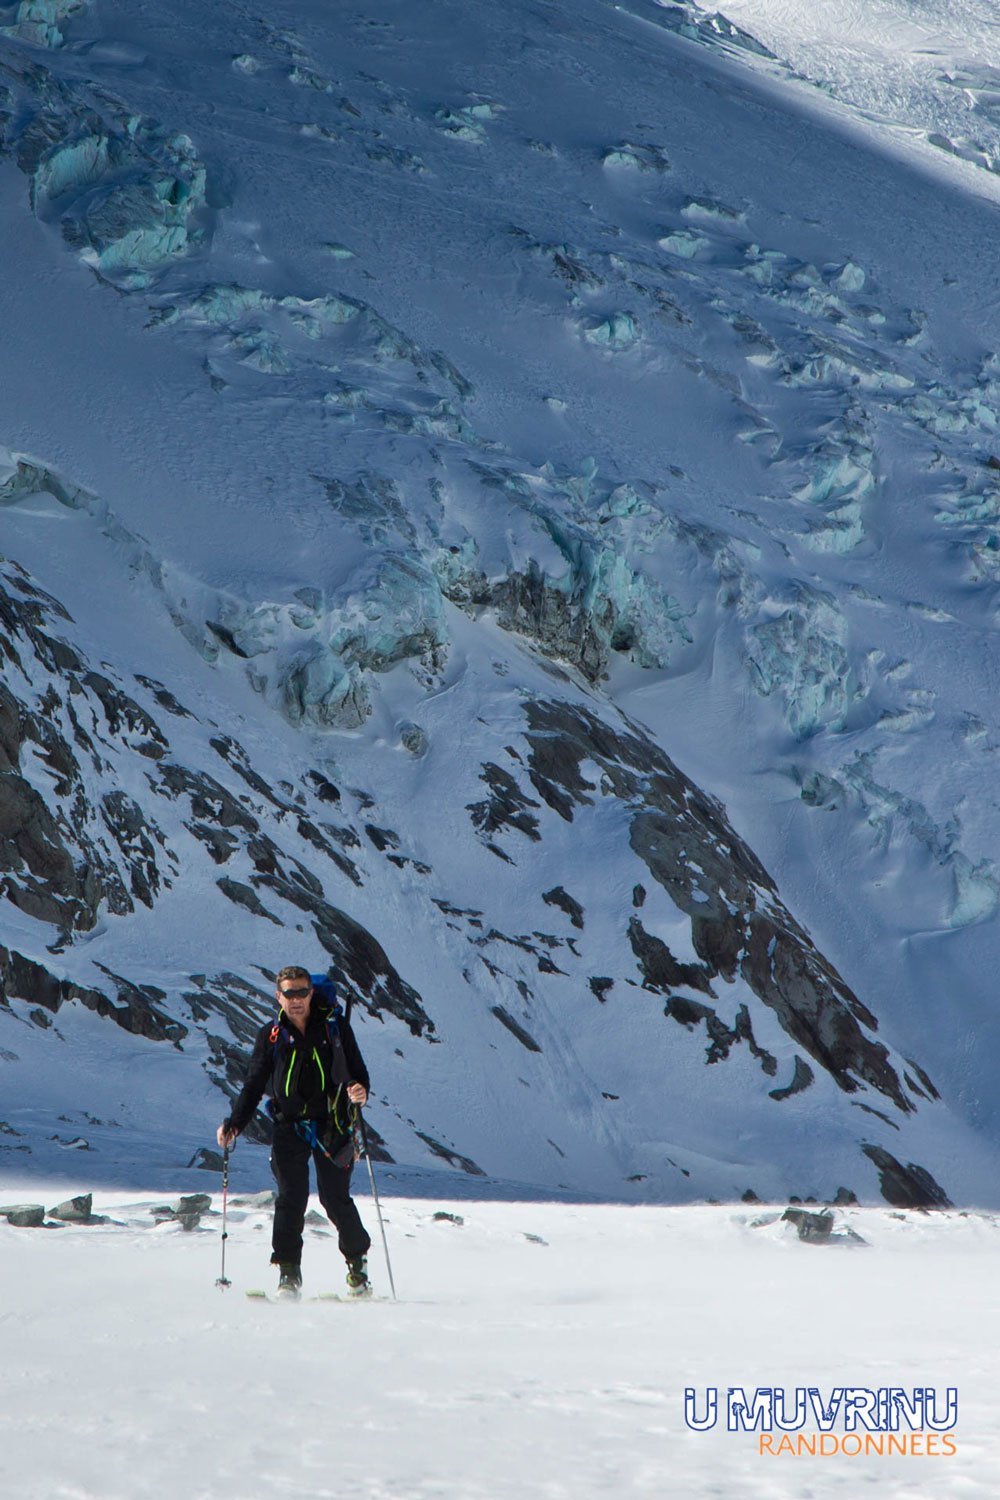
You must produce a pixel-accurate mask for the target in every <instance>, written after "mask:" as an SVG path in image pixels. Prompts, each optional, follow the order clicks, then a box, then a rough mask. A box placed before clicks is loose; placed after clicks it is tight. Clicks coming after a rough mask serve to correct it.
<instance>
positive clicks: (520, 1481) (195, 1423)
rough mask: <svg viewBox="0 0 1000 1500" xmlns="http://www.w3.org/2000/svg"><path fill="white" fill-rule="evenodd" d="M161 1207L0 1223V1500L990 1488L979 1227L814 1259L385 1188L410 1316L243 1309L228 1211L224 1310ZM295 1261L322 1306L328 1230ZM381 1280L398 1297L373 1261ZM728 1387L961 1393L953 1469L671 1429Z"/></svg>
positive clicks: (210, 1224) (861, 1219) (207, 1265)
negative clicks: (688, 1404)
mask: <svg viewBox="0 0 1000 1500" xmlns="http://www.w3.org/2000/svg"><path fill="white" fill-rule="evenodd" d="M36 1187H37V1184H36ZM155 1203H156V1200H153V1199H149V1198H146V1199H144V1200H140V1199H138V1198H135V1197H130V1198H122V1197H112V1196H107V1197H104V1198H102V1199H100V1200H99V1202H98V1203H97V1204H95V1207H98V1208H99V1209H100V1210H101V1212H102V1213H103V1214H105V1215H106V1216H108V1217H109V1218H111V1220H112V1221H113V1222H112V1223H109V1224H105V1225H104V1226H92V1227H71V1226H67V1227H64V1228H62V1229H59V1230H58V1231H54V1232H51V1233H50V1232H46V1231H45V1230H42V1229H38V1230H28V1229H12V1228H8V1226H7V1225H5V1224H2V1223H0V1264H2V1267H3V1284H4V1285H5V1286H15V1287H16V1288H17V1292H18V1300H17V1308H16V1311H15V1310H13V1309H10V1310H6V1311H5V1312H4V1316H3V1364H4V1369H5V1372H6V1373H7V1377H8V1378H7V1380H6V1382H5V1389H4V1400H3V1403H2V1406H0V1435H2V1437H0V1492H2V1493H3V1494H4V1495H5V1496H6V1495H9V1496H11V1497H13V1496H19V1497H22V1500H84V1497H88V1500H89V1497H98V1496H99V1497H100V1500H140V1497H145V1496H151V1497H152V1496H156V1497H160V1496H164V1495H171V1496H173V1495H190V1496H197V1497H198V1500H227V1497H229V1496H234V1495H239V1496H241V1497H244V1500H267V1497H269V1496H271V1495H274V1494H275V1493H280V1494H282V1495H288V1496H295V1497H303V1500H325V1497H327V1496H331V1497H332V1496H339V1495H344V1494H351V1495H354V1496H356V1497H357V1500H430V1497H435V1500H452V1497H454V1500H480V1497H482V1500H516V1497H529V1500H564V1497H565V1500H591V1497H595V1500H596V1497H599V1496H606V1495H638V1496H648V1497H649V1500H667V1497H671V1500H673V1497H676V1500H691V1497H694V1496H706V1497H707V1496H717V1495H727V1496H729V1495H739V1496H741V1497H753V1500H768V1497H774V1496H782V1497H786V1496H787V1497H791V1496H796V1497H799V1496H806V1495H808V1496H810V1497H813V1500H826V1497H833V1496H840V1495H844V1494H852V1495H853V1494H858V1493H867V1492H868V1491H869V1490H871V1491H873V1492H876V1493H878V1494H879V1495H882V1496H886V1497H890V1500H910V1497H914V1496H917V1495H920V1496H924V1495H931V1494H933V1495H936V1496H937V1495H942V1496H946V1497H952V1496H954V1497H955V1500H968V1497H973V1500H978V1497H983V1500H988V1497H990V1496H992V1495H994V1494H995V1493H996V1453H997V1439H998V1430H997V1423H998V1419H997V1410H996V1401H995V1399H994V1396H995V1391H996V1387H997V1377H998V1369H997V1362H998V1358H1000V1356H998V1353H997V1344H996V1340H995V1339H992V1338H984V1337H983V1329H984V1323H986V1322H987V1321H988V1320H991V1319H992V1318H994V1317H995V1314H996V1311H997V1291H996V1284H995V1283H996V1278H995V1274H994V1271H995V1262H996V1248H997V1247H996V1241H997V1224H996V1222H995V1221H994V1219H993V1218H992V1217H986V1216H979V1215H975V1216H968V1217H961V1216H958V1215H955V1214H945V1215H934V1216H931V1217H930V1218H928V1217H927V1216H920V1215H916V1216H913V1215H907V1214H897V1215H893V1214H892V1213H890V1212H888V1211H886V1210H881V1211H880V1210H874V1209H868V1210H864V1209H863V1210H850V1211H846V1213H845V1215H843V1216H842V1217H841V1220H840V1223H839V1225H838V1228H837V1230H836V1233H838V1234H845V1233H847V1232H848V1231H851V1232H853V1233H854V1234H856V1235H860V1236H861V1237H862V1238H863V1239H865V1240H866V1241H867V1242H868V1244H867V1247H863V1246H860V1245H858V1244H857V1242H854V1248H849V1247H848V1246H847V1245H846V1244H845V1243H844V1242H841V1244H840V1245H839V1246H827V1247H821V1246H817V1245H809V1244H803V1243H802V1242H801V1241H799V1240H798V1239H797V1238H796V1237H795V1234H794V1231H793V1230H792V1229H791V1226H790V1225H789V1224H787V1223H781V1222H780V1221H778V1216H777V1212H775V1211H774V1210H767V1209H764V1208H762V1207H761V1208H755V1209H752V1210H751V1209H740V1210H733V1209H722V1208H711V1207H698V1208H695V1207H689V1208H654V1207H624V1206H620V1207H612V1206H596V1205H592V1204H591V1205H582V1204H577V1205H570V1204H557V1203H545V1204H543V1203H502V1202H494V1203H482V1202H476V1201H458V1202H456V1201H455V1200H450V1201H446V1202H445V1203H439V1202H436V1201H434V1200H426V1199H413V1198H407V1197H399V1198H396V1197H393V1198H390V1199H389V1200H388V1201H387V1202H386V1214H387V1217H388V1220H389V1223H388V1226H387V1233H388V1235H389V1239H390V1244H391V1254H392V1258H393V1269H394V1274H395V1278H396V1283H397V1289H398V1291H399V1294H400V1300H399V1302H398V1303H393V1302H392V1301H387V1300H377V1301H374V1302H369V1303H367V1304H360V1305H354V1306H351V1305H344V1304H339V1303H308V1302H303V1303H301V1304H299V1305H292V1306H286V1305H280V1304H279V1305H269V1304H265V1305H260V1304H257V1303H253V1302H247V1301H246V1300H245V1299H244V1297H243V1290H244V1289H245V1288H246V1287H248V1286H259V1285H262V1284H263V1285H267V1286H270V1285H272V1283H273V1270H272V1269H271V1268H270V1267H267V1266H266V1265H265V1262H266V1256H267V1239H268V1236H267V1232H266V1221H267V1215H266V1214H265V1213H264V1212H262V1211H261V1210H260V1209H254V1208H252V1207H246V1206H242V1207H240V1206H235V1207H232V1208H231V1211H230V1232H231V1238H230V1240H229V1242H228V1258H227V1271H228V1273H229V1275H230V1278H231V1280H232V1282H233V1285H232V1287H231V1288H230V1289H229V1290H228V1291H222V1290H218V1289H217V1288H216V1287H215V1285H214V1282H215V1278H216V1277H217V1276H218V1274H219V1269H220V1261H219V1249H220V1241H219V1232H218V1231H219V1225H220V1220H219V1218H218V1217H216V1218H211V1217H208V1218H206V1219H205V1220H203V1228H202V1229H200V1230H198V1231H196V1232H193V1233H189V1234H185V1233H183V1232H182V1231H180V1230H179V1229H178V1228H177V1227H176V1225H169V1224H160V1225H159V1226H158V1227H157V1226H155V1224H154V1221H153V1219H152V1217H151V1209H152V1208H153V1207H154V1206H155ZM216 1207H218V1200H216ZM362 1209H363V1211H364V1212H365V1213H366V1215H368V1216H369V1218H370V1217H371V1215H370V1208H369V1206H368V1205H366V1204H365V1203H364V1202H362ZM442 1212H443V1213H446V1214H450V1215H452V1216H454V1215H456V1214H457V1215H458V1216H459V1217H460V1218H461V1220H462V1221H463V1222H461V1223H455V1222H453V1220H449V1219H435V1218H434V1214H435V1213H442ZM373 1227H374V1225H373ZM303 1264H304V1271H305V1278H306V1289H307V1291H308V1290H309V1289H310V1288H312V1289H313V1290H318V1289H336V1288H337V1287H338V1285H339V1283H340V1278H341V1275H342V1263H341V1262H340V1257H339V1256H338V1254H337V1252H336V1248H335V1244H334V1242H333V1240H332V1238H331V1237H330V1236H329V1234H328V1233H326V1232H325V1231H323V1230H322V1229H321V1228H315V1229H310V1230H307V1240H306V1250H305V1257H304V1263H303ZM371 1266H372V1274H373V1277H374V1280H375V1284H376V1292H377V1295H378V1297H379V1298H380V1299H385V1298H386V1297H387V1296H388V1287H387V1283H386V1277H385V1270H384V1264H383V1262H382V1259H381V1254H380V1253H375V1252H373V1254H372V1257H371ZM731 1386H732V1387H740V1388H742V1389H743V1390H744V1391H745V1392H746V1393H747V1395H748V1397H749V1398H750V1399H752V1398H753V1393H754V1391H755V1389H756V1388H758V1387H771V1386H776V1387H781V1388H784V1389H787V1390H788V1391H789V1392H791V1391H793V1390H794V1389H795V1388H796V1387H807V1388H808V1387H813V1388H815V1389H816V1390H817V1391H818V1392H819V1393H821V1396H820V1399H821V1400H822V1401H823V1402H824V1404H825V1403H827V1402H828V1401H832V1400H833V1399H834V1398H833V1396H832V1392H833V1391H834V1389H835V1388H840V1389H841V1390H844V1389H845V1388H847V1389H850V1388H861V1389H864V1388H867V1389H872V1390H876V1389H880V1388H885V1387H898V1388H902V1389H903V1390H904V1391H906V1392H907V1393H910V1392H912V1390H913V1388H914V1387H915V1386H924V1387H930V1388H931V1389H932V1390H933V1391H934V1392H935V1396H936V1400H937V1401H938V1402H939V1403H940V1407H939V1413H940V1414H941V1415H942V1417H943V1414H944V1407H945V1400H946V1390H947V1388H948V1387H952V1388H955V1389H957V1392H958V1421H957V1425H956V1426H955V1428H954V1430H953V1432H952V1434H951V1437H952V1440H953V1443H954V1447H955V1452H954V1454H953V1455H952V1456H945V1454H946V1450H945V1449H943V1447H942V1443H941V1435H940V1434H938V1435H937V1437H936V1439H934V1438H933V1435H932V1441H934V1442H935V1443H936V1448H937V1454H938V1456H936V1457H928V1456H913V1455H907V1456H901V1455H900V1454H899V1453H898V1452H896V1453H894V1454H891V1455H890V1454H888V1453H887V1454H884V1455H883V1456H881V1457H879V1456H875V1455H874V1454H869V1455H867V1456H866V1455H861V1456H850V1451H851V1447H852V1446H853V1443H852V1444H849V1445H848V1451H847V1454H844V1453H838V1454H836V1455H831V1456H827V1457H820V1456H816V1457H810V1456H808V1455H807V1456H803V1457H788V1456H767V1455H764V1456H761V1455H760V1454H759V1452H758V1444H759V1435H758V1434H757V1433H753V1432H749V1433H747V1432H739V1433H730V1432H727V1431H726V1430H725V1419H724V1417H723V1418H722V1420H721V1421H720V1424H719V1426H717V1427H716V1428H715V1429H714V1430H711V1431H704V1432H699V1431H693V1430H690V1429H689V1428H688V1427H687V1426H686V1425H685V1421H684V1393H685V1389H686V1388H687V1387H692V1388H694V1389H696V1390H697V1392H698V1412H699V1415H700V1414H701V1413H702V1412H703V1411H704V1400H705V1398H704V1391H705V1388H706V1387H715V1388H717V1389H718V1390H719V1392H720V1396H721V1400H722V1401H723V1403H724V1402H725V1393H726V1390H727V1388H729V1387H731ZM792 1399H794V1398H792ZM833 1430H834V1431H835V1432H836V1433H838V1434H839V1435H840V1436H841V1437H843V1422H842V1420H836V1419H835V1421H834V1424H833ZM802 1431H803V1435H805V1436H808V1435H809V1434H815V1431H816V1428H815V1423H814V1422H811V1421H807V1422H806V1424H805V1426H804V1428H803V1429H802ZM792 1436H793V1437H794V1436H796V1434H793V1435H792ZM897 1436H903V1437H904V1438H908V1437H909V1436H910V1435H909V1433H908V1431H907V1429H906V1427H905V1424H904V1427H903V1431H902V1433H901V1434H897ZM921 1441H922V1449H921V1448H920V1447H918V1449H917V1452H918V1453H920V1452H921V1451H923V1452H925V1453H926V1451H927V1446H928V1444H927V1439H926V1438H924V1439H922V1440H921ZM828 1446H829V1444H828Z"/></svg>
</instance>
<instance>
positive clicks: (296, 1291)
mask: <svg viewBox="0 0 1000 1500" xmlns="http://www.w3.org/2000/svg"><path fill="white" fill-rule="evenodd" d="M278 1270H279V1271H280V1272H281V1275H280V1277H279V1278H278V1296H279V1297H281V1298H282V1299H283V1300H285V1301H288V1302H298V1300H299V1298H300V1297H301V1296H302V1272H301V1271H300V1269H299V1267H298V1266H293V1265H292V1264H291V1263H290V1262H287V1263H285V1264H282V1265H280V1266H279V1267H278Z"/></svg>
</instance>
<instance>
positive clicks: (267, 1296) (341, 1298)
mask: <svg viewBox="0 0 1000 1500" xmlns="http://www.w3.org/2000/svg"><path fill="white" fill-rule="evenodd" d="M244 1296H245V1297H247V1298H249V1300H250V1301H251V1302H388V1301H389V1300H390V1299H389V1298H388V1297H375V1296H371V1295H369V1296H367V1297H348V1296H347V1295H346V1294H345V1293H342V1292H313V1293H312V1295H311V1296H308V1297H278V1296H276V1295H275V1293H273V1292H265V1291H264V1289H263V1288H262V1287H251V1288H250V1289H249V1290H248V1291H246V1292H244Z"/></svg>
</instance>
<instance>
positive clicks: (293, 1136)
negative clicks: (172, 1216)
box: [217, 964, 371, 1297]
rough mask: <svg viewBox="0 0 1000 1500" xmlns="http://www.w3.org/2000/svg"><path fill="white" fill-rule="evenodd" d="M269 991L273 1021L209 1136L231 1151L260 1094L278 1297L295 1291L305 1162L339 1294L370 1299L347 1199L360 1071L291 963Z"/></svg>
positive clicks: (359, 1227)
mask: <svg viewBox="0 0 1000 1500" xmlns="http://www.w3.org/2000/svg"><path fill="white" fill-rule="evenodd" d="M318 982H319V983H323V981H322V980H320V981H318ZM275 993H276V996H277V1000H278V1004H279V1006H280V1012H279V1015H278V1019H277V1021H275V1022H272V1021H268V1022H266V1024H265V1025H263V1026H262V1027H261V1028H260V1031H258V1033H257V1040H256V1042H255V1043H254V1049H253V1055H252V1057H251V1058H250V1067H249V1069H248V1071H247V1078H246V1082H245V1083H244V1085H243V1090H242V1092H241V1093H240V1096H239V1098H238V1099H237V1101H236V1103H235V1104H234V1105H233V1109H232V1113H231V1114H230V1116H229V1118H228V1119H226V1120H224V1121H223V1122H222V1124H221V1125H220V1126H219V1129H218V1131H217V1139H218V1142H219V1145H220V1146H231V1145H232V1143H233V1141H235V1139H236V1137H237V1136H238V1135H239V1133H240V1131H241V1130H245V1129H246V1127H247V1125H248V1124H249V1122H250V1120H251V1118H252V1116H253V1113H254V1110H255V1109H256V1108H257V1106H258V1104H259V1103H260V1101H261V1099H262V1098H263V1096H264V1094H265V1093H267V1094H268V1095H269V1096H270V1097H269V1101H268V1112H269V1114H270V1115H271V1117H272V1119H273V1120H274V1140H273V1143H272V1146H271V1171H272V1172H273V1173H274V1180H275V1182H276V1183H277V1187H278V1193H277V1198H276V1201H275V1205H274V1227H273V1232H272V1237H271V1244H272V1250H273V1253H272V1255H271V1264H272V1265H276V1266H278V1267H279V1269H280V1273H281V1274H280V1281H279V1283H278V1293H279V1295H280V1296H287V1297H297V1296H298V1295H299V1292H300V1288H301V1286H302V1272H301V1261H302V1226H303V1224H304V1222H305V1215H306V1205H307V1203H308V1201H309V1158H310V1156H311V1157H312V1159H313V1161H314V1162H315V1164H316V1188H317V1191H318V1193H319V1201H320V1202H321V1203H322V1205H323V1207H324V1208H325V1209H326V1212H327V1215H328V1217H329V1218H330V1219H331V1221H332V1222H333V1224H334V1225H335V1226H336V1228H337V1232H338V1235H339V1243H340V1250H341V1254H342V1255H343V1256H344V1259H345V1260H346V1261H347V1287H348V1292H349V1293H350V1295H351V1296H354V1297H366V1296H370V1295H371V1283H370V1282H369V1280H368V1263H367V1258H366V1257H367V1254H368V1250H369V1247H370V1246H371V1239H370V1237H369V1235H368V1232H367V1230H366V1229H365V1227H364V1225H363V1224H362V1222H361V1218H360V1216H359V1214H358V1210H357V1206H356V1205H355V1202H354V1199H353V1198H352V1197H351V1194H350V1186H351V1170H352V1168H353V1166H354V1134H353V1126H354V1120H355V1118H356V1115H357V1111H358V1110H359V1109H360V1108H362V1106H363V1105H364V1104H365V1103H366V1102H367V1100H368V1089H369V1086H370V1085H369V1078H368V1069H367V1068H366V1067H365V1064H364V1059H363V1058H362V1056H361V1053H360V1052H359V1050H358V1044H357V1042H356V1041H355V1040H354V1034H353V1032H352V1031H351V1027H350V1024H349V1023H348V1021H347V1020H346V1019H345V1017H344V1016H343V1014H342V1013H341V1012H340V1007H339V1005H337V1003H336V1001H335V1000H332V1001H331V1000H327V999H324V998H322V997H321V996H320V995H319V994H318V992H317V989H316V988H315V986H314V983H313V978H312V976H311V975H310V974H309V971H308V970H307V969H302V968H299V967H298V966H297V965H295V964H292V965H290V966H289V967H288V968H285V969H282V970H281V971H280V973H279V974H278V978H277V984H276V989H275Z"/></svg>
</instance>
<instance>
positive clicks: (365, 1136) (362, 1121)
mask: <svg viewBox="0 0 1000 1500" xmlns="http://www.w3.org/2000/svg"><path fill="white" fill-rule="evenodd" d="M358 1123H359V1125H360V1126H361V1144H362V1145H363V1146H364V1148H365V1161H366V1162H367V1163H368V1176H369V1177H370V1178H371V1184H372V1197H373V1198H374V1199H375V1212H376V1214H377V1215H378V1227H379V1229H380V1230H381V1231H382V1249H383V1250H384V1251H385V1268H386V1270H387V1271H388V1273H389V1287H390V1289H391V1291H392V1300H393V1302H396V1301H397V1300H398V1299H397V1297H396V1283H395V1282H394V1281H393V1279H392V1261H391V1260H390V1259H389V1244H388V1241H387V1240H386V1237H385V1224H384V1223H383V1222H382V1205H381V1204H380V1203H379V1201H378V1188H377V1187H376V1186H375V1168H374V1167H373V1166H372V1153H371V1150H370V1148H369V1145H368V1132H367V1130H366V1129H365V1117H364V1115H363V1114H362V1113H361V1111H360V1110H358Z"/></svg>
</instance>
